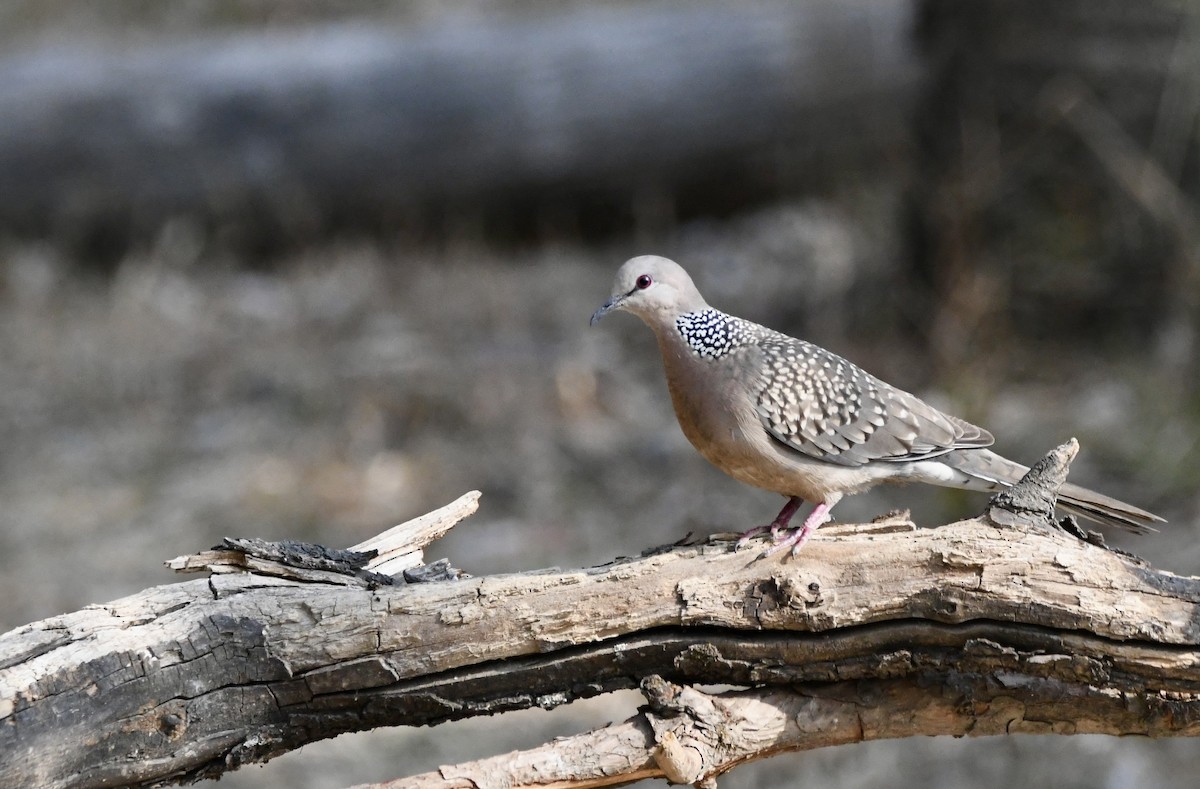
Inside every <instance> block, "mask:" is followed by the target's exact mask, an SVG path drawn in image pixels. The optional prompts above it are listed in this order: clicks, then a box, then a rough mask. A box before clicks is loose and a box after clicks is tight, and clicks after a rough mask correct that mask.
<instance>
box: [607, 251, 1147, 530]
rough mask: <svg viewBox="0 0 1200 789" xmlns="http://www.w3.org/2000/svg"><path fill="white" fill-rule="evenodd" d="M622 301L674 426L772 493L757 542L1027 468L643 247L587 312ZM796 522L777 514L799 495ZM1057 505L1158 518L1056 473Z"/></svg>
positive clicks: (1134, 525) (1000, 481) (991, 484)
mask: <svg viewBox="0 0 1200 789" xmlns="http://www.w3.org/2000/svg"><path fill="white" fill-rule="evenodd" d="M614 310H625V311H627V312H632V313H633V314H635V315H637V316H638V317H639V318H641V319H642V320H643V321H645V323H646V324H647V325H648V326H649V327H650V328H651V329H652V330H653V331H654V335H655V337H657V339H658V348H659V351H660V352H661V353H662V359H663V366H664V368H665V369H666V375H667V386H668V388H669V389H670V392H671V401H672V403H673V404H674V406H675V414H676V416H677V417H678V419H679V425H680V427H681V428H683V433H684V435H686V436H687V438H688V440H689V441H690V442H691V443H692V445H693V446H695V447H696V449H698V450H699V451H700V454H702V455H703V456H704V457H705V458H707V459H708V460H709V461H710V462H712V463H713V464H714V465H715V466H716V467H717V468H719V469H721V470H722V471H724V472H725V473H726V474H728V475H730V476H731V477H733V478H734V479H737V480H740V481H741V482H745V483H746V484H748V485H753V486H755V487H758V488H763V489H765V490H770V491H774V492H776V493H780V494H783V495H784V496H786V497H787V499H788V501H787V503H786V504H785V505H784V507H783V509H782V510H781V511H780V513H779V515H778V517H776V518H775V520H774V521H772V522H771V524H769V525H768V526H761V527H758V528H755V529H751V530H750V531H748V532H746V534H745V535H743V537H742V540H741V541H740V542H739V545H744V544H745V543H746V541H747V540H748V539H749V538H750V537H752V536H754V535H755V534H760V533H763V532H769V533H770V534H771V537H772V540H773V543H774V547H772V548H771V549H770V550H769V551H768V553H774V552H776V551H780V550H784V549H786V548H789V547H790V548H791V550H792V553H793V554H795V553H796V552H798V551H799V549H800V546H801V545H803V544H804V542H805V540H807V539H808V537H809V535H811V534H812V532H813V531H814V530H815V529H816V528H817V527H818V526H820V525H821V524H822V523H825V522H826V521H828V520H829V518H830V514H829V513H830V510H831V509H832V508H833V506H834V505H835V504H837V503H838V502H839V501H840V500H841V498H842V497H843V496H845V495H846V494H848V493H860V492H862V491H864V490H867V489H868V488H871V487H873V486H875V485H877V484H879V483H881V482H925V483H929V484H932V485H942V486H946V487H953V488H965V489H967V490H977V491H995V490H999V489H1001V488H1005V487H1008V486H1010V485H1012V484H1013V483H1015V482H1016V481H1017V480H1019V479H1020V478H1021V477H1022V476H1023V475H1024V474H1025V472H1026V471H1028V468H1026V467H1025V466H1022V465H1020V464H1018V463H1014V462H1013V461H1011V460H1008V459H1006V458H1004V457H1001V456H1000V455H998V454H996V453H995V452H992V451H991V450H990V449H987V447H988V446H990V445H991V444H992V441H993V439H992V434H991V433H989V432H988V431H986V430H984V429H983V428H981V427H976V426H975V425H973V424H970V423H969V422H966V421H964V420H962V419H959V418H957V417H954V416H950V415H949V414H944V413H942V412H941V411H939V410H937V409H936V408H934V407H933V406H931V405H929V404H928V403H925V402H924V401H922V400H920V399H919V398H917V397H915V396H914V395H912V394H909V393H908V392H905V391H902V390H900V389H897V388H896V387H894V386H891V385H889V384H887V383H885V382H883V381H881V380H879V379H878V378H876V377H875V376H873V375H871V374H869V373H867V372H866V371H864V370H863V369H862V368H860V367H858V366H857V365H855V364H852V363H851V362H849V361H847V360H845V359H843V358H842V357H840V356H838V355H836V354H834V353H831V352H829V351H827V350H825V349H824V348H820V347H818V346H816V345H813V344H812V343H808V342H805V341H804V340H798V339H795V338H794V337H789V336H788V335H786V334H781V333H780V332H777V331H773V330H771V329H768V328H766V327H765V326H760V325H758V324H757V323H751V322H750V321H747V320H743V319H742V318H737V317H734V316H733V315H729V314H727V313H724V312H721V311H720V310H716V309H713V308H712V307H710V306H709V305H708V303H707V302H706V301H705V300H704V297H703V296H701V295H700V291H698V290H697V289H696V286H695V284H693V282H692V278H691V277H690V276H688V273H687V272H686V271H684V270H683V268H682V267H681V266H679V265H678V264H677V263H675V262H673V261H671V260H667V259H666V258H661V257H656V256H653V255H646V256H643V257H636V258H633V259H632V260H629V261H627V262H626V263H625V264H624V265H623V266H621V269H620V270H619V271H618V272H617V276H616V280H615V282H614V283H613V290H612V296H611V297H610V298H609V299H608V301H606V302H605V303H604V305H603V306H602V307H600V309H599V310H597V311H596V313H595V314H594V315H593V316H592V323H593V324H595V323H596V322H597V321H598V320H600V319H601V318H602V317H604V316H605V315H606V314H608V313H609V312H612V311H614ZM805 501H808V502H812V503H814V504H815V507H814V509H813V510H812V512H811V513H810V514H809V515H808V517H807V518H806V519H805V521H804V523H803V525H802V526H799V527H797V528H791V527H790V526H789V524H790V522H791V519H792V516H793V515H795V513H796V511H797V510H798V509H799V508H800V506H801V505H802V504H803V503H804V502H805ZM1059 505H1060V506H1061V507H1062V508H1063V509H1065V510H1068V511H1070V512H1074V513H1077V514H1079V515H1082V516H1084V517H1086V518H1089V519H1091V520H1094V521H1097V522H1100V523H1103V524H1108V525H1113V526H1119V527H1121V528H1125V529H1130V530H1133V531H1145V530H1147V529H1148V528H1149V524H1151V523H1154V522H1161V521H1162V518H1159V517H1158V516H1157V515H1153V514H1152V513H1149V512H1146V511H1145V510H1142V509H1139V508H1137V507H1134V506H1132V505H1130V504H1126V503H1124V502H1121V501H1117V500H1116V499H1112V498H1109V497H1107V496H1104V495H1102V494H1099V493H1095V492H1093V491H1090V490H1087V489H1086V488H1082V487H1079V486H1077V485H1072V484H1066V485H1064V486H1063V487H1062V489H1061V491H1060V493H1059Z"/></svg>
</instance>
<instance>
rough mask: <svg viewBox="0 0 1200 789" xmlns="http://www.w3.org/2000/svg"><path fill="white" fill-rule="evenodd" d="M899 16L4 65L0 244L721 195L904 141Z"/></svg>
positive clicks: (416, 219) (612, 26) (401, 224)
mask: <svg viewBox="0 0 1200 789" xmlns="http://www.w3.org/2000/svg"><path fill="white" fill-rule="evenodd" d="M911 14H912V12H911V8H910V6H909V4H908V3H905V2H899V1H898V0H892V1H891V2H886V3H879V2H867V1H866V0H859V1H856V2H851V3H846V2H833V1H832V0H823V1H822V2H811V3H802V4H796V3H786V2H755V3H749V4H745V5H739V6H734V7H731V6H729V5H728V4H719V3H717V4H713V3H706V4H701V5H698V4H695V3H677V4H667V5H664V4H654V5H653V6H649V7H646V6H640V5H633V6H626V7H610V8H603V9H596V8H581V9H575V10H572V11H567V12H561V13H556V14H553V15H540V16H539V15H526V16H524V17H520V18H517V19H505V20H491V21H490V22H483V21H473V22H458V23H453V24H446V25H441V26H437V27H432V28H429V29H409V30H394V31H388V30H385V29H382V28H380V27H372V28H368V27H365V26H358V27H350V26H337V27H325V28H314V29H309V30H304V31H293V32H286V33H281V32H274V33H270V34H250V33H240V34H236V35H229V36H224V37H216V36H213V37H209V38H203V39H196V40H187V41H177V42H174V43H169V44H164V43H159V44H155V45H153V46H149V47H145V48H142V49H137V50H132V51H127V52H121V51H113V50H112V49H111V48H110V49H104V48H100V47H96V46H94V45H93V46H91V47H89V46H80V45H79V42H75V43H74V44H72V45H70V46H67V45H54V46H47V47H45V48H43V49H41V50H37V51H34V52H30V53H23V54H14V55H9V56H8V57H6V58H4V59H2V60H0V77H2V79H0V117H2V118H3V119H4V123H3V124H0V236H2V235H8V234H16V235H18V236H34V237H46V236H49V237H51V238H52V239H54V240H57V241H63V242H65V243H66V244H67V245H69V246H72V247H74V248H75V249H77V250H79V251H82V252H84V253H85V254H88V253H90V254H93V255H102V254H104V253H106V252H108V253H110V254H111V253H114V252H116V253H119V251H120V250H121V249H123V248H124V246H125V245H126V244H128V243H130V242H131V241H136V240H139V239H142V240H144V239H147V238H153V236H154V234H155V233H157V232H158V231H159V229H160V228H161V227H162V226H163V225H164V224H165V223H167V222H168V221H170V220H173V219H182V220H185V221H188V222H191V223H193V224H194V225H196V226H197V227H200V228H210V229H211V231H212V232H215V233H216V234H217V237H218V239H219V240H221V241H225V242H228V243H230V244H232V245H235V246H239V247H248V248H250V249H258V248H272V247H280V246H288V245H297V244H301V243H304V242H306V241H311V240H313V239H315V238H319V237H322V236H326V235H328V234H330V233H333V232H337V231H340V230H345V229H357V230H365V231H368V232H376V233H381V234H384V235H386V234H389V233H396V232H401V233H404V232H405V231H409V232H413V233H417V234H420V233H428V232H436V228H437V227H438V225H439V223H440V222H442V221H443V220H445V218H446V217H447V216H450V217H451V219H453V218H454V217H456V216H459V215H466V216H467V217H474V216H476V215H484V216H487V215H489V214H492V213H496V212H499V213H500V214H501V215H502V219H503V222H502V223H501V222H498V223H497V224H502V225H503V226H507V225H509V224H516V225H517V226H518V227H520V226H524V227H529V226H531V225H539V224H548V225H551V226H555V225H562V226H563V227H564V228H565V229H566V230H586V229H588V228H587V224H588V223H589V222H593V223H594V222H601V223H603V221H604V218H605V217H608V218H609V219H610V220H611V221H613V222H615V223H617V224H618V225H620V226H623V227H625V226H629V225H630V224H631V219H636V220H638V221H640V222H643V223H649V224H650V225H653V224H654V223H655V222H660V223H661V222H667V221H671V220H672V219H673V218H674V216H675V213H676V211H683V212H688V211H692V210H695V209H696V208H697V207H701V206H702V207H704V208H707V209H709V210H722V209H724V210H726V211H728V210H732V209H735V208H741V207H742V206H743V205H744V204H745V203H746V201H747V199H749V200H750V201H751V202H755V201H757V202H762V201H765V200H766V199H768V198H769V197H770V196H771V195H773V194H777V193H779V192H780V191H781V190H782V189H783V188H784V187H785V186H787V185H788V184H789V183H793V182H795V181H796V180H798V179H799V178H800V175H801V173H803V175H804V177H805V178H810V177H811V176H812V172H811V170H812V168H813V167H822V166H823V167H826V168H829V170H831V171H832V170H833V169H835V168H837V167H840V166H843V165H844V164H845V162H846V161H847V159H857V160H870V159H873V158H878V157H880V156H881V155H883V154H884V153H886V152H888V151H889V150H890V149H892V148H894V147H895V146H896V145H897V144H898V142H900V141H902V140H903V139H905V138H906V120H905V118H904V113H905V111H906V109H907V107H908V106H909V103H910V102H909V99H910V97H911V95H912V88H913V85H914V80H915V76H916V70H915V67H914V62H913V59H912V55H911V46H910V44H909V42H908V36H909V28H910V17H911ZM839 152H841V153H842V154H843V155H842V156H841V157H838V156H837V154H838V153H839ZM835 158H836V163H835V162H834V161H831V159H835ZM689 203H690V204H691V205H689ZM632 214H637V215H638V216H636V217H632V216H631V215H632Z"/></svg>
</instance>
